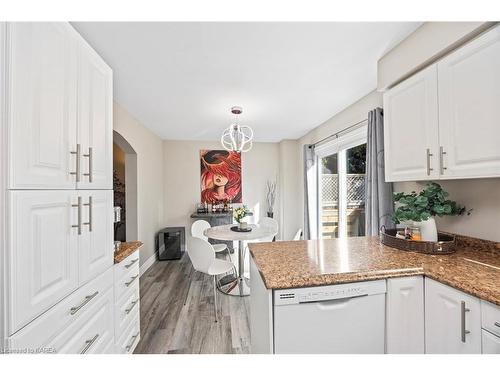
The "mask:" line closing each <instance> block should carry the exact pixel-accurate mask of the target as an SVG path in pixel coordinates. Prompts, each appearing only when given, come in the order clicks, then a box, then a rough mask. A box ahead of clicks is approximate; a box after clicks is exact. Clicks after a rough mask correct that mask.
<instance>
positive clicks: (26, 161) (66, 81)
mask: <svg viewBox="0 0 500 375" xmlns="http://www.w3.org/2000/svg"><path fill="white" fill-rule="evenodd" d="M7 35H8V42H7V54H6V55H7V59H8V60H7V63H6V69H7V82H8V83H7V85H8V88H7V96H6V99H7V102H8V104H7V108H8V110H7V123H8V128H9V132H8V133H9V150H10V158H9V172H10V173H9V188H11V189H71V188H74V187H75V175H71V174H70V172H72V171H73V172H75V170H74V168H75V164H76V158H75V155H72V154H71V151H75V147H76V113H77V112H76V111H77V104H76V98H77V96H76V95H77V39H76V38H75V34H74V30H72V29H71V27H70V26H69V25H67V24H64V23H46V22H44V23H31V22H30V23H28V22H26V23H9V24H8V32H7Z"/></svg>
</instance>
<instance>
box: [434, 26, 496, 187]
mask: <svg viewBox="0 0 500 375" xmlns="http://www.w3.org/2000/svg"><path fill="white" fill-rule="evenodd" d="M438 69H439V70H438V75H439V134H440V137H439V139H440V144H441V146H442V152H443V154H442V155H441V157H442V163H443V170H442V178H467V177H469V178H472V177H494V176H500V110H499V108H500V27H497V28H495V29H493V30H491V31H489V32H488V33H486V34H484V35H482V36H481V37H479V38H478V39H476V40H474V41H472V42H471V43H469V44H467V45H466V46H464V47H462V48H460V49H459V50H457V51H455V52H454V53H452V54H450V55H449V56H447V57H445V58H444V59H443V60H442V61H440V62H439V63H438Z"/></svg>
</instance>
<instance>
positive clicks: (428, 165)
mask: <svg viewBox="0 0 500 375" xmlns="http://www.w3.org/2000/svg"><path fill="white" fill-rule="evenodd" d="M426 155H427V176H430V175H431V171H433V170H434V168H431V156H433V154H431V150H430V149H427V152H426Z"/></svg>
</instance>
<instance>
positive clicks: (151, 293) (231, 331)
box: [134, 254, 250, 354]
mask: <svg viewBox="0 0 500 375" xmlns="http://www.w3.org/2000/svg"><path fill="white" fill-rule="evenodd" d="M140 293H141V305H140V306H141V311H140V314H141V341H140V342H139V344H138V345H137V348H136V349H135V351H134V353H172V354H179V353H203V354H208V353H249V350H250V327H249V321H248V316H249V297H243V298H241V297H233V296H227V295H225V294H222V293H220V292H218V295H217V297H218V302H220V303H221V305H222V308H219V310H218V314H219V321H218V322H217V323H215V322H214V311H213V303H214V296H213V289H212V279H211V277H210V276H207V275H205V274H202V273H200V272H196V271H194V269H193V267H192V266H191V262H190V260H189V257H188V255H187V254H185V255H184V257H183V258H182V259H181V260H174V261H162V262H156V263H155V264H154V265H153V266H151V268H150V269H149V270H148V271H146V272H145V273H144V275H142V277H141V279H140Z"/></svg>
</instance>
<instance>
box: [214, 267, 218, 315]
mask: <svg viewBox="0 0 500 375" xmlns="http://www.w3.org/2000/svg"><path fill="white" fill-rule="evenodd" d="M214 313H215V323H217V287H216V285H215V275H214Z"/></svg>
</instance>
